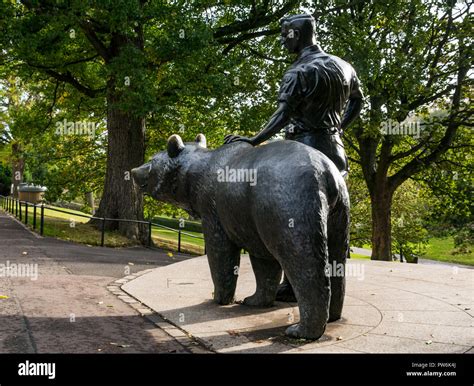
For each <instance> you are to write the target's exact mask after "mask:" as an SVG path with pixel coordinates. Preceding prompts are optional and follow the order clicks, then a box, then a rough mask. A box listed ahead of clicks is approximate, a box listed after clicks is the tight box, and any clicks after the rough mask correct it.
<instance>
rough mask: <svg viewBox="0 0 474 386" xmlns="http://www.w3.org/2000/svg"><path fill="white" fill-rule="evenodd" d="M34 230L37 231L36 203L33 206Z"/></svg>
mask: <svg viewBox="0 0 474 386" xmlns="http://www.w3.org/2000/svg"><path fill="white" fill-rule="evenodd" d="M33 229H36V203H35V204H33Z"/></svg>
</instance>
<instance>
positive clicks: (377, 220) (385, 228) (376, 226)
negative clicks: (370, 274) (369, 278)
mask: <svg viewBox="0 0 474 386" xmlns="http://www.w3.org/2000/svg"><path fill="white" fill-rule="evenodd" d="M391 208H392V192H391V190H390V189H389V186H388V181H387V180H386V179H385V180H384V181H379V183H378V184H376V186H375V189H374V193H373V194H372V197H371V209H372V256H371V259H372V260H384V261H392V248H391V247H392V236H391V232H392V227H391Z"/></svg>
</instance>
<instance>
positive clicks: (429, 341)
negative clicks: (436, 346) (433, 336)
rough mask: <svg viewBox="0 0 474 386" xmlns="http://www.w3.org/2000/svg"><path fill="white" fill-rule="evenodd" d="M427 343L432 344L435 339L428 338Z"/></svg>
mask: <svg viewBox="0 0 474 386" xmlns="http://www.w3.org/2000/svg"><path fill="white" fill-rule="evenodd" d="M425 343H426V344H431V343H433V341H432V340H427V341H426V342H425Z"/></svg>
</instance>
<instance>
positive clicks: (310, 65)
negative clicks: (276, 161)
mask: <svg viewBox="0 0 474 386" xmlns="http://www.w3.org/2000/svg"><path fill="white" fill-rule="evenodd" d="M280 24H281V43H282V45H283V46H285V48H286V49H287V50H288V51H289V52H290V53H292V54H297V55H298V56H297V59H296V61H295V62H294V63H293V64H292V65H291V67H290V68H289V69H288V71H286V73H285V75H284V76H283V80H282V82H281V86H280V91H279V95H278V109H277V110H276V111H275V113H274V114H273V115H272V117H271V118H270V120H269V122H268V123H267V125H266V126H265V127H264V128H263V130H262V131H260V132H259V133H258V134H256V135H255V136H253V137H251V138H247V137H244V136H240V135H232V134H230V135H227V136H226V137H225V140H224V142H225V143H226V144H227V143H231V142H234V141H245V142H248V143H250V144H252V145H254V146H255V145H258V144H260V143H262V142H264V141H266V140H268V139H269V138H271V137H272V136H273V135H275V134H277V133H278V132H280V131H281V130H282V129H284V128H285V139H289V140H294V141H298V142H302V143H304V144H306V145H308V146H311V147H313V148H315V149H317V150H319V151H321V152H322V153H324V154H325V155H326V156H327V157H328V158H329V159H331V160H332V161H333V162H334V164H335V165H336V166H337V168H338V169H339V170H340V171H341V173H342V174H343V175H344V176H346V175H347V172H348V169H349V168H348V163H347V157H346V154H345V151H344V145H343V143H342V141H341V135H342V133H343V131H344V130H345V129H346V128H347V127H348V126H349V125H350V124H351V123H352V122H353V121H354V120H355V119H356V118H357V117H358V116H359V113H360V111H361V108H362V104H363V94H362V91H361V88H360V82H359V79H358V78H357V75H356V72H355V70H354V68H353V67H352V66H351V65H350V64H349V63H347V62H346V61H344V60H342V59H341V58H339V57H337V56H334V55H330V54H327V53H326V52H324V51H323V50H322V49H321V47H320V46H319V45H318V44H317V42H316V37H315V20H314V18H313V17H312V16H311V15H307V14H303V15H294V16H288V17H285V18H283V19H281V21H280ZM277 300H281V301H295V297H294V295H293V290H292V288H291V285H290V284H289V282H288V280H287V279H286V277H285V279H284V281H283V283H282V284H281V285H280V287H279V289H278V294H277Z"/></svg>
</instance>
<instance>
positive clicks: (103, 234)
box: [100, 217, 105, 247]
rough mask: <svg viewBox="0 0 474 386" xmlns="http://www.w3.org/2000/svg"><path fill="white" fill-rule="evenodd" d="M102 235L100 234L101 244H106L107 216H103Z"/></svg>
mask: <svg viewBox="0 0 474 386" xmlns="http://www.w3.org/2000/svg"><path fill="white" fill-rule="evenodd" d="M100 230H101V235H100V246H101V247H103V246H104V242H105V218H104V217H102V224H101V229H100Z"/></svg>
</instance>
